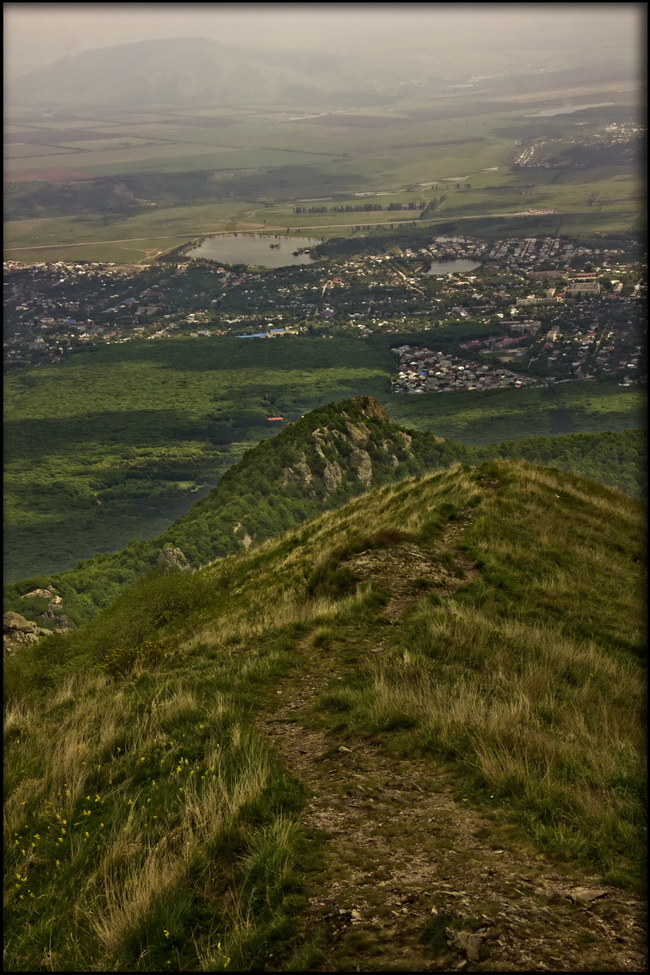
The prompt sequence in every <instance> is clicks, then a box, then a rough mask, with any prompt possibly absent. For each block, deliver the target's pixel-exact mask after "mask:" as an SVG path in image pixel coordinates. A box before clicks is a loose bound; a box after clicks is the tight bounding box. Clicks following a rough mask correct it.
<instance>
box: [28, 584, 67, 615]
mask: <svg viewBox="0 0 650 975" xmlns="http://www.w3.org/2000/svg"><path fill="white" fill-rule="evenodd" d="M20 598H21V599H34V598H38V599H47V601H48V602H49V608H50V609H51V608H52V607H53V606H58V605H59V604H60V603H62V602H63V600H62V599H61V597H60V596H59V594H58V593H57V591H56V589H55V588H54V586H48V587H47V588H46V589H34V590H33V591H32V592H26V593H25V594H24V595H22V596H21V597H20Z"/></svg>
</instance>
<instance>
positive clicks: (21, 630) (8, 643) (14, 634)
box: [2, 612, 51, 654]
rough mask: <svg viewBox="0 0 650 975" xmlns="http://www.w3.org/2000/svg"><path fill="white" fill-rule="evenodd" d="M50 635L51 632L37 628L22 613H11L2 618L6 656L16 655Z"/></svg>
mask: <svg viewBox="0 0 650 975" xmlns="http://www.w3.org/2000/svg"><path fill="white" fill-rule="evenodd" d="M50 633H51V631H50V630H46V629H45V627H43V626H37V625H36V623H32V621H31V620H27V619H25V617H24V616H21V615H20V613H11V612H9V613H5V614H4V616H3V617H2V648H3V651H4V653H5V654H10V653H15V652H16V650H19V649H20V648H21V647H25V646H29V644H30V643H35V642H36V641H37V640H39V639H40V638H41V637H42V636H49V635H50Z"/></svg>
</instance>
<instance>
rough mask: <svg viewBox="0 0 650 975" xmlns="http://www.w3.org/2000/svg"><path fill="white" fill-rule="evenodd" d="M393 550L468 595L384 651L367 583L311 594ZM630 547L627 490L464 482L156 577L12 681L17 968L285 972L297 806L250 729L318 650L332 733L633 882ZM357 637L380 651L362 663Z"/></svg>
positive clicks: (635, 594)
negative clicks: (411, 758)
mask: <svg viewBox="0 0 650 975" xmlns="http://www.w3.org/2000/svg"><path fill="white" fill-rule="evenodd" d="M448 529H451V530H448ZM407 533H408V538H409V545H413V546H418V547H419V548H420V549H422V551H423V552H425V553H426V552H429V553H431V555H432V556H433V555H436V554H437V556H440V557H442V554H444V553H445V552H446V553H447V554H450V555H453V553H454V552H456V554H457V555H458V556H459V557H460V555H461V554H462V556H463V558H464V559H471V560H472V561H473V562H474V564H475V565H476V567H477V573H478V578H476V579H475V580H474V581H473V582H471V583H466V584H465V586H464V587H463V588H461V589H459V590H458V591H457V592H456V593H455V595H454V596H453V597H452V596H448V595H444V593H443V594H441V593H438V592H436V591H433V592H429V593H428V594H427V592H426V591H423V594H422V596H421V598H419V600H418V601H417V602H416V603H415V604H414V605H412V606H411V608H410V609H409V610H408V612H405V615H404V616H403V617H402V618H401V619H399V620H397V621H394V620H393V621H392V622H394V623H395V624H396V625H391V626H389V625H387V623H388V619H387V617H386V615H385V608H386V607H385V600H384V601H383V602H382V598H380V597H382V593H380V592H377V591H376V590H375V588H374V585H375V584H374V582H373V580H372V578H371V579H367V580H365V581H364V582H358V581H356V580H352V581H351V582H350V585H349V586H348V585H347V583H346V586H343V587H341V588H338V589H336V587H334V590H333V591H327V590H328V585H329V582H331V581H332V579H331V576H332V574H334V576H336V573H337V572H338V570H339V568H340V567H341V566H342V565H344V563H345V561H346V559H349V556H350V553H351V552H360V551H365V550H366V549H367V548H373V547H375V548H377V547H378V546H379V547H382V546H387V547H389V548H390V546H391V545H392V544H393V543H394V544H399V543H400V540H401V539H404V537H405V536H406V534H407ZM641 537H642V536H641V515H640V506H639V505H638V503H636V502H634V501H633V500H632V499H630V498H626V497H624V496H623V495H620V494H619V493H618V492H616V491H613V490H610V489H608V488H605V487H599V486H598V485H595V484H589V483H588V482H586V481H583V480H581V479H580V478H576V477H572V476H570V475H564V474H560V473H559V472H553V471H549V470H544V469H538V468H532V467H529V466H528V465H525V464H514V465H513V464H505V463H495V464H491V465H487V466H484V467H483V468H480V469H477V470H473V471H471V470H468V469H466V468H463V467H457V468H455V469H454V470H451V471H446V472H445V473H443V474H440V475H434V476H431V477H428V478H424V479H422V480H411V481H409V482H404V483H402V484H399V485H396V486H392V487H390V488H384V489H382V490H379V491H376V492H373V493H371V494H368V495H367V496H365V497H363V498H360V499H357V500H355V501H353V502H352V503H351V504H349V505H347V506H346V507H345V508H344V509H343V510H342V511H341V512H330V513H328V514H326V515H324V516H323V517H321V518H319V519H316V520H315V521H313V522H311V523H308V524H306V525H302V526H301V527H300V528H298V529H296V530H295V531H293V532H291V533H289V534H288V535H286V536H284V537H283V538H282V539H280V540H278V541H275V542H268V543H266V544H265V545H262V546H260V547H259V548H258V549H256V550H255V551H253V552H250V553H248V554H240V555H236V556H233V557H231V558H229V559H225V560H223V562H220V563H217V564H215V565H213V566H210V567H208V568H206V569H205V570H203V571H201V572H198V573H194V574H192V575H191V576H190V575H186V574H179V575H178V576H177V577H167V578H161V577H157V576H152V577H150V578H149V579H146V580H144V581H143V582H142V583H140V584H139V585H138V587H137V590H134V591H132V592H131V593H130V594H125V595H123V596H122V597H120V598H119V599H118V600H117V601H116V603H115V604H114V606H113V607H112V609H111V610H110V611H107V612H106V613H105V614H104V615H103V617H102V618H98V620H97V621H95V622H94V623H92V624H91V625H89V626H88V627H87V628H85V629H84V630H80V631H78V632H76V633H72V634H70V635H69V636H67V637H65V638H64V637H61V636H54V637H50V638H48V639H47V640H44V641H43V642H42V643H41V644H37V645H36V646H35V647H34V648H25V651H24V653H22V652H21V656H20V657H19V656H18V655H17V656H16V659H9V660H8V661H7V663H6V676H7V686H8V697H7V706H6V712H5V727H4V741H5V756H6V757H5V823H4V826H5V833H4V840H5V850H6V858H5V901H4V906H5V921H6V926H5V946H6V948H5V951H6V953H5V965H6V967H7V969H8V970H13V971H39V970H51V971H62V970H63V971H65V970H72V971H74V970H81V969H83V970H109V971H110V970H122V971H166V970H175V971H178V970H204V971H208V970H224V969H227V968H230V969H231V970H240V971H247V970H257V971H259V970H263V969H264V968H265V967H280V966H281V959H282V955H283V952H284V951H285V950H286V948H287V945H288V944H289V942H290V940H291V938H292V937H293V936H294V933H295V930H296V917H297V915H298V914H299V912H300V909H301V902H300V883H301V881H300V870H301V867H300V864H301V859H302V851H303V848H304V844H305V834H304V832H303V828H302V826H301V824H300V811H301V809H302V807H303V805H304V801H305V790H304V789H303V787H302V786H301V784H300V783H299V782H297V781H296V780H295V779H294V778H293V777H292V776H291V775H290V774H289V773H288V772H287V771H286V769H284V768H283V767H282V766H281V765H280V764H279V762H278V761H277V759H276V758H275V757H274V756H273V754H272V752H271V751H270V748H269V746H268V745H267V744H266V742H265V741H264V740H263V739H261V737H260V736H259V734H258V733H257V732H255V731H254V730H252V719H254V718H256V717H257V716H258V715H259V714H260V713H261V711H262V710H263V709H270V708H271V707H272V705H271V703H270V702H271V700H275V696H274V694H275V683H276V681H277V680H278V678H280V677H282V676H286V675H287V674H289V673H290V672H291V669H292V668H296V667H299V666H301V664H302V661H303V660H304V657H305V654H308V653H309V652H315V653H318V654H319V655H321V656H322V655H323V654H326V653H327V652H328V651H329V649H330V648H331V647H332V646H337V647H339V648H343V649H344V651H345V659H346V661H347V663H346V666H348V665H349V666H350V670H349V676H348V678H347V679H342V680H340V681H336V682H335V685H336V686H335V689H334V690H331V691H328V692H327V693H326V694H324V695H323V696H322V698H321V700H320V702H319V708H320V718H321V720H324V721H325V722H329V723H330V725H331V726H332V727H333V728H334V727H335V728H336V729H337V731H340V729H341V728H343V727H347V728H349V729H350V730H351V731H354V733H355V734H356V736H357V739H358V740H360V741H363V740H364V739H367V738H368V737H370V738H373V739H374V740H375V741H379V742H382V743H384V744H385V746H386V747H387V748H389V749H397V750H399V752H400V753H402V754H406V755H408V754H418V755H420V756H427V755H429V756H434V757H435V758H436V761H442V762H443V763H449V768H450V769H452V770H453V773H454V775H453V778H454V781H455V783H456V785H457V787H458V788H462V789H463V791H464V793H465V795H466V796H472V797H473V798H474V799H475V800H476V801H477V802H480V803H481V804H482V805H483V806H486V805H487V806H488V807H490V808H491V809H493V810H494V812H495V815H496V816H497V817H499V818H503V819H504V820H507V821H508V822H510V823H513V822H516V823H518V824H519V826H520V827H521V828H523V829H524V830H525V831H526V832H527V834H528V835H529V836H530V837H531V838H532V839H534V841H535V842H536V843H537V844H539V846H540V847H542V848H544V849H546V850H548V851H549V852H550V853H552V854H553V855H554V856H562V857H568V858H571V859H572V860H574V861H576V862H578V863H580V864H582V865H584V866H585V867H587V868H589V869H590V870H594V869H595V870H597V871H599V872H600V874H601V875H602V876H603V877H604V878H605V879H607V880H608V881H610V882H612V883H619V884H636V883H638V882H639V875H640V865H641V863H642V862H643V848H644V845H643V837H642V825H643V812H642V810H643V800H644V795H645V776H644V755H645V742H644V737H643V732H642V728H643V713H644V704H645V688H644V680H643V673H642V669H641V660H640V657H641V655H642V652H643V651H642V647H643V642H644V637H645V632H644V622H643V616H642V612H641V611H642V608H643V601H644V600H643V576H642V571H641V568H640V567H641V564H642V560H643V556H644V553H643V551H642V550H641V547H640V538H641ZM403 571H404V572H405V573H407V574H408V571H409V570H408V566H406V567H405V568H404V569H403ZM414 571H417V567H414ZM474 574H476V573H474ZM319 580H320V581H319ZM323 580H324V581H325V582H326V583H327V585H321V583H322V582H323ZM328 580H329V582H328ZM360 633H361V634H362V635H363V639H364V640H365V639H367V638H372V639H375V638H376V639H378V640H379V639H380V640H381V644H382V646H383V647H384V650H383V652H382V653H381V654H379V655H377V656H374V655H369V656H365V655H364V656H361V655H360V654H359V652H358V648H359V636H360ZM355 656H356V658H357V659H356V663H355V664H354V665H352V664H351V661H352V660H354V658H355Z"/></svg>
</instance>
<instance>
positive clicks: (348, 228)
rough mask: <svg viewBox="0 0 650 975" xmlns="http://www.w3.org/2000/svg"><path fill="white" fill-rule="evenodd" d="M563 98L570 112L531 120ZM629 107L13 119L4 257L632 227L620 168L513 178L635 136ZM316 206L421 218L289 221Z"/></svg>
mask: <svg viewBox="0 0 650 975" xmlns="http://www.w3.org/2000/svg"><path fill="white" fill-rule="evenodd" d="M567 98H570V99H571V101H572V104H574V105H575V106H576V107H577V108H576V111H573V112H570V113H567V114H559V115H556V116H553V115H551V116H544V115H540V113H541V112H545V111H547V112H548V111H553V109H554V107H556V106H557V105H558V104H559V103H562V104H565V103H566V101H567ZM637 100H638V94H637V92H636V91H634V90H632V89H631V88H629V89H628V90H621V86H618V87H617V86H610V87H609V88H608V87H607V85H606V84H603V85H601V86H597V85H592V86H591V87H589V86H587V87H584V86H583V87H582V88H581V89H576V90H575V91H574V92H571V91H568V92H567V91H564V92H563V93H562V95H560V93H558V92H555V91H553V90H550V91H548V92H545V93H544V92H537V93H535V94H530V95H522V96H510V97H503V98H500V99H499V100H498V101H497V100H495V99H493V98H490V97H489V96H486V95H483V96H481V95H480V94H479V95H477V97H476V98H475V99H473V100H472V101H471V102H468V101H467V95H464V96H460V95H456V96H451V97H450V96H447V97H446V98H439V99H438V100H437V101H436V100H434V99H431V98H426V97H425V96H424V95H422V94H420V95H417V96H416V95H413V94H412V93H411V95H409V96H408V97H404V98H402V99H401V100H400V99H398V98H393V99H392V101H389V102H387V103H386V104H385V105H383V106H377V107H375V108H372V109H370V108H368V109H365V110H363V111H361V110H358V109H357V110H355V109H348V110H345V111H341V110H327V109H325V110H319V111H317V112H309V111H305V109H304V106H301V107H296V108H295V109H294V110H291V109H287V110H285V111H280V110H278V109H277V108H269V109H266V110H265V109H264V108H258V109H255V110H238V111H235V110H234V109H224V110H217V109H211V108H205V109H203V110H201V109H192V110H190V111H188V113H187V114H183V113H181V112H179V111H174V112H172V111H170V112H156V113H139V114H133V115H131V116H127V115H124V116H116V115H115V114H104V115H100V116H98V117H88V118H70V117H68V116H66V117H63V116H61V117H60V118H45V119H44V118H42V117H41V118H38V119H37V118H35V117H31V118H26V117H24V116H22V117H21V116H17V115H15V114H14V116H13V117H10V118H9V119H8V124H7V128H6V131H5V147H6V152H5V159H6V161H5V179H6V181H7V184H8V185H7V190H6V199H5V217H6V220H7V223H6V229H5V248H6V254H7V256H8V257H12V258H15V259H24V257H25V256H27V255H28V253H29V252H27V251H26V250H25V249H26V248H39V250H38V251H36V252H35V253H33V254H32V255H31V257H33V258H34V259H35V260H37V259H42V258H44V257H49V258H50V259H52V258H53V257H55V258H56V257H57V256H58V248H59V247H62V246H63V245H65V246H66V249H67V247H68V245H71V244H74V245H75V248H74V250H73V251H72V252H66V250H62V252H61V259H70V258H72V259H75V260H80V259H84V256H87V257H88V259H102V255H103V259H104V260H120V261H129V260H132V259H134V250H133V249H130V248H129V246H128V241H129V240H133V239H135V238H147V239H148V240H151V239H153V238H157V237H158V236H169V237H170V238H173V239H171V240H170V243H169V247H170V248H171V247H173V246H176V245H177V243H178V238H179V237H181V238H185V239H187V240H191V239H193V238H194V237H197V236H200V235H204V234H207V233H210V232H218V231H224V230H233V229H238V230H257V229H260V228H261V229H265V228H266V229H268V230H273V231H275V230H283V231H285V232H292V231H296V232H299V231H301V230H302V229H310V230H312V229H314V230H318V231H319V235H321V236H329V235H331V234H333V233H344V234H345V233H353V232H355V228H357V232H359V231H358V228H359V227H363V226H376V225H381V224H388V223H390V222H392V223H397V222H403V223H406V222H408V221H412V220H415V219H422V220H423V221H425V222H426V223H429V224H430V225H432V226H435V225H436V224H437V223H439V222H440V221H449V220H454V221H455V220H459V221H460V220H462V221H470V220H471V221H474V220H476V221H482V222H484V223H485V226H486V227H487V232H489V230H490V227H492V228H493V230H495V231H496V232H498V223H497V224H494V223H491V221H494V220H497V219H498V218H499V217H501V218H502V219H503V218H506V219H514V220H515V221H516V222H517V225H518V226H519V227H520V232H521V233H522V234H524V235H525V234H526V233H532V232H535V231H534V229H532V230H531V227H530V226H529V221H531V220H532V218H533V216H536V217H539V216H543V215H544V214H545V213H546V214H549V215H551V216H553V217H554V218H555V223H554V227H553V229H554V231H555V232H560V230H561V232H562V233H570V232H578V231H579V230H580V229H582V230H584V231H586V232H594V231H598V230H616V229H619V230H629V229H638V228H639V226H640V223H641V221H642V214H643V212H644V194H645V177H644V176H643V174H642V172H641V167H640V166H638V167H636V166H635V165H633V164H631V163H630V162H629V161H626V160H625V159H622V160H621V161H620V162H619V163H617V164H613V165H607V166H602V165H593V166H588V167H586V168H585V167H584V166H583V167H581V168H559V169H544V168H529V167H519V168H518V167H517V166H516V163H517V160H518V159H520V158H521V157H522V153H525V151H526V150H527V149H529V148H530V147H532V146H536V145H540V144H541V145H543V146H544V145H548V146H552V149H553V152H554V153H555V154H557V153H560V155H561V153H562V151H566V150H569V149H571V147H573V146H575V145H576V144H577V143H588V142H589V140H590V139H593V138H596V137H600V136H599V133H602V132H603V130H604V129H605V127H606V126H608V125H610V126H611V125H618V126H619V127H620V126H623V127H625V126H627V127H628V128H627V129H625V131H632V129H630V126H632V128H634V125H635V124H636V122H638V119H637V115H638V112H637V109H636V107H635V106H636V103H637ZM581 105H582V106H585V107H583V108H582V109H580V106H581ZM594 106H595V107H594ZM635 131H636V130H635ZM63 199H64V203H62V200H63ZM323 199H325V200H326V201H332V202H335V203H337V204H340V205H347V204H354V203H358V202H359V201H360V200H368V201H374V202H380V203H382V204H383V205H384V206H386V207H387V206H388V205H389V204H390V203H400V202H404V201H405V200H415V201H416V202H418V203H424V204H425V205H426V207H427V209H426V210H425V211H424V212H422V213H417V214H415V215H413V214H407V213H406V212H405V211H404V212H399V211H396V212H395V213H391V214H386V215H385V216H386V219H384V214H383V213H375V214H372V215H368V219H366V220H361V219H360V218H359V214H355V213H347V214H309V213H295V212H294V211H295V208H296V206H300V205H303V206H309V203H310V201H315V200H323ZM64 204H65V205H64ZM529 211H533V214H531V213H529ZM538 211H541V213H540V212H538ZM389 217H390V218H391V219H390V220H389V219H388V218H389ZM35 218H38V219H37V220H36V222H35ZM77 220H79V221H81V222H79V223H76V222H75V221H77ZM558 228H559V229H558ZM576 228H577V229H576ZM107 231H108V232H107ZM87 248H92V250H86V249H87ZM164 249H166V248H165V247H164V246H161V247H148V246H146V247H139V246H136V247H135V254H136V255H139V256H136V258H135V260H136V261H142V260H144V261H147V260H153V259H154V257H155V256H156V255H157V254H159V253H160V251H161V250H164ZM91 253H92V258H91V257H90V254H91ZM109 255H110V256H109Z"/></svg>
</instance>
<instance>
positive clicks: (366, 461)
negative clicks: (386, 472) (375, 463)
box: [350, 447, 372, 485]
mask: <svg viewBox="0 0 650 975" xmlns="http://www.w3.org/2000/svg"><path fill="white" fill-rule="evenodd" d="M350 461H351V463H352V465H353V467H355V468H356V471H357V475H358V477H359V480H360V481H362V482H363V484H366V485H368V484H370V483H371V481H372V461H371V460H370V454H369V453H368V452H367V451H365V450H360V449H359V448H358V447H357V448H355V449H354V450H353V451H352V453H351V454H350Z"/></svg>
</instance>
